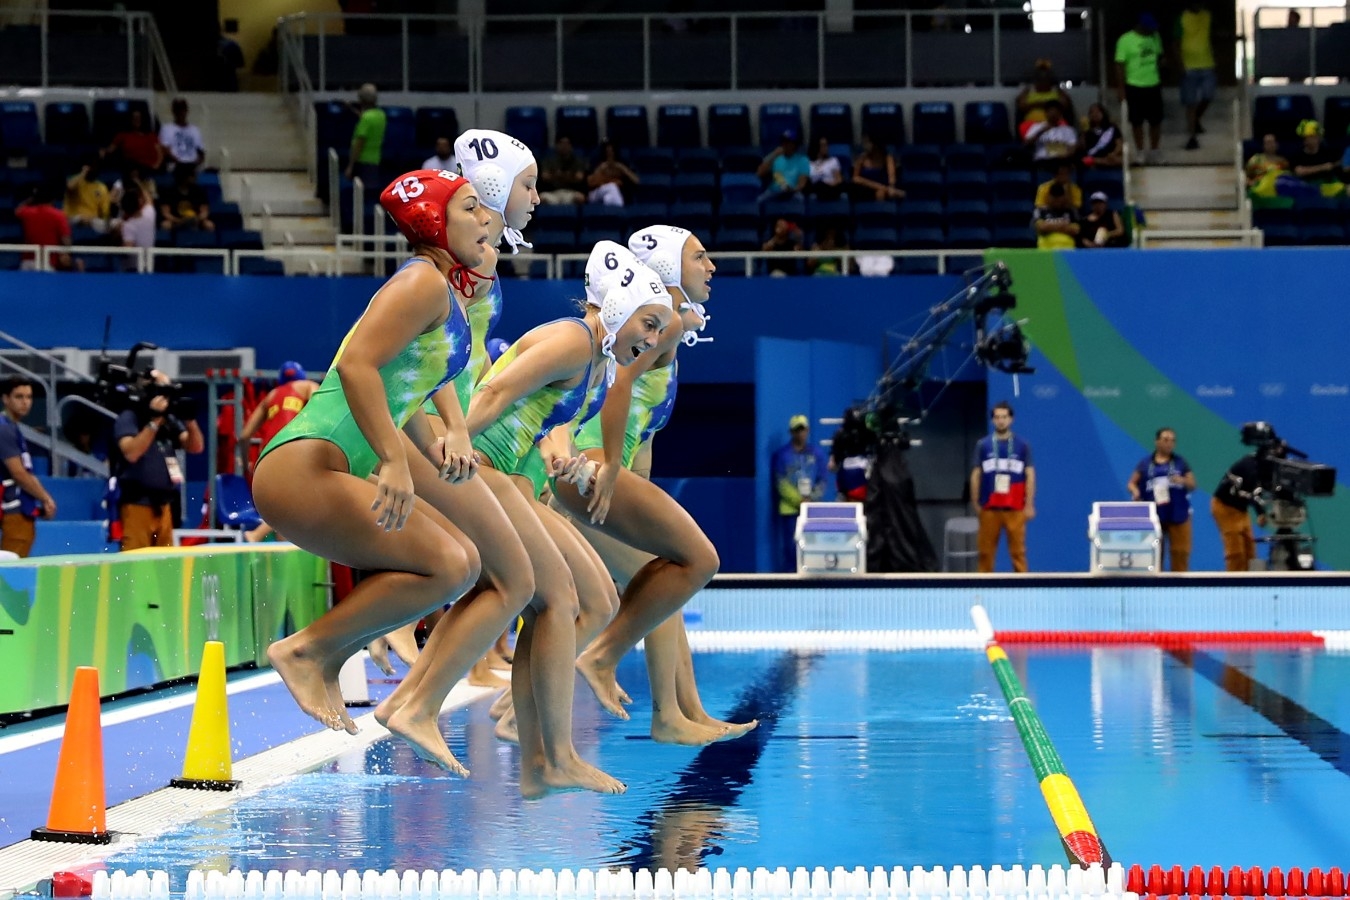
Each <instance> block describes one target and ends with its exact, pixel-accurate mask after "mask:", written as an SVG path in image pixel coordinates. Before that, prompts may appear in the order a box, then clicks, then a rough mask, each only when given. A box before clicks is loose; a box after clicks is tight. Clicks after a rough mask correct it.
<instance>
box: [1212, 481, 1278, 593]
mask: <svg viewBox="0 0 1350 900" xmlns="http://www.w3.org/2000/svg"><path fill="white" fill-rule="evenodd" d="M1260 487H1261V462H1260V460H1258V459H1257V458H1256V456H1254V455H1252V456H1244V457H1242V458H1241V459H1239V460H1238V461H1237V462H1235V463H1233V464H1232V465H1231V466H1229V467H1228V471H1227V472H1224V473H1223V478H1222V479H1221V480H1220V481H1219V486H1218V488H1216V489H1215V491H1214V496H1213V497H1212V498H1211V499H1210V501H1209V511H1210V514H1211V515H1213V516H1214V524H1216V525H1218V526H1219V536H1220V537H1221V538H1223V563H1224V568H1225V569H1227V570H1228V571H1229V572H1246V571H1247V570H1248V569H1250V568H1251V563H1252V560H1254V559H1256V537H1255V536H1254V535H1253V534H1252V520H1251V515H1250V511H1251V509H1252V508H1253V507H1254V508H1255V509H1256V512H1257V519H1256V521H1257V524H1259V525H1262V526H1264V525H1265V524H1266V510H1265V507H1264V506H1263V505H1262V503H1261V501H1260V499H1259V498H1258V492H1259V490H1260Z"/></svg>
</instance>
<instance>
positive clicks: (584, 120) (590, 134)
mask: <svg viewBox="0 0 1350 900" xmlns="http://www.w3.org/2000/svg"><path fill="white" fill-rule="evenodd" d="M560 137H566V138H570V139H571V140H572V146H573V147H575V148H576V149H577V152H578V153H589V152H590V151H592V150H594V149H595V148H596V147H598V146H600V122H599V118H598V117H597V116H596V114H595V107H594V106H559V107H558V108H557V109H555V110H554V111H553V139H554V140H555V141H556V140H557V139H558V138H560Z"/></svg>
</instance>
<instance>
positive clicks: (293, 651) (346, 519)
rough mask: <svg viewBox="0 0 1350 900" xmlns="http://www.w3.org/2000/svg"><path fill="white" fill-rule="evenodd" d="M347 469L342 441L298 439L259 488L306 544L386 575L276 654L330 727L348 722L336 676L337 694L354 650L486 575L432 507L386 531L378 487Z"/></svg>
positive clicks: (417, 509)
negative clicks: (375, 508) (378, 520)
mask: <svg viewBox="0 0 1350 900" xmlns="http://www.w3.org/2000/svg"><path fill="white" fill-rule="evenodd" d="M409 462H410V465H412V464H413V461H412V460H410V461H409ZM426 465H427V467H428V468H430V464H429V463H427V464H426ZM414 467H415V466H414ZM345 469H346V459H345V458H344V457H343V455H342V453H341V451H340V450H338V448H337V447H336V446H334V445H333V444H330V443H327V442H326V441H318V440H301V441H293V442H291V443H289V444H284V445H282V446H281V447H278V448H277V449H276V450H274V451H273V452H272V453H271V454H270V455H268V456H267V457H266V458H265V459H264V460H263V462H262V463H261V464H260V465H259V467H258V472H257V475H256V476H255V478H254V483H253V494H254V500H255V502H256V503H257V506H258V511H259V512H260V513H261V514H262V515H263V517H264V518H265V519H266V520H267V521H269V522H271V523H272V524H273V526H274V527H276V528H277V529H278V530H279V531H282V532H284V533H285V534H286V536H287V537H288V538H289V539H290V540H291V541H293V542H294V543H295V544H296V545H297V546H300V547H303V548H305V549H307V550H309V551H310V552H312V553H314V554H316V555H318V556H323V557H326V558H328V559H332V560H335V561H337V562H340V563H343V564H344V565H349V566H353V567H355V568H361V569H368V570H374V571H375V572H376V573H377V574H375V575H372V576H370V577H369V578H366V579H365V580H364V581H362V582H361V583H360V584H359V585H357V587H356V588H355V589H354V590H353V591H352V593H351V594H350V595H349V596H348V597H347V599H346V600H345V601H343V602H342V603H341V604H339V605H337V606H335V607H334V608H333V609H331V610H329V611H328V612H326V613H324V615H323V616H321V617H320V618H319V619H318V620H317V621H315V622H313V623H311V624H310V625H308V626H306V627H305V628H303V629H301V630H300V631H298V632H296V633H295V634H293V635H290V636H289V637H286V638H283V639H282V640H280V641H277V642H275V643H273V644H272V645H271V646H270V647H269V648H268V651H267V655H268V659H269V661H270V662H271V663H272V665H273V667H275V668H276V670H277V672H278V674H280V675H281V678H282V680H283V681H284V682H285V683H286V687H287V688H288V689H289V690H290V692H291V694H292V695H293V696H294V697H295V699H296V702H297V703H298V704H299V705H300V708H301V709H303V710H304V711H305V712H306V713H308V714H309V715H311V716H313V717H314V718H316V719H318V720H319V721H320V722H322V723H323V724H325V725H327V726H328V727H330V728H340V727H344V724H345V723H344V721H343V719H344V717H345V715H346V713H345V710H344V709H340V708H335V706H334V697H333V694H332V691H331V690H330V683H329V680H330V678H331V681H332V684H331V688H336V677H337V670H338V669H339V668H341V665H342V663H343V661H345V660H346V658H347V656H349V655H350V653H351V652H352V651H351V650H349V649H348V648H355V647H360V646H363V645H364V644H366V643H368V642H369V641H370V640H371V639H372V638H374V637H376V636H378V635H380V634H383V633H385V632H387V631H389V630H390V629H391V628H394V627H396V626H398V625H401V624H403V623H404V622H408V621H411V620H413V619H415V618H418V617H420V616H421V615H423V614H424V613H425V612H427V611H428V610H430V609H434V608H435V607H436V606H438V605H440V604H442V603H445V602H447V601H448V600H451V599H454V598H455V597H458V596H459V595H460V594H461V593H463V591H464V590H465V589H466V588H467V587H468V586H469V585H470V584H472V583H473V581H474V580H476V579H477V577H478V558H477V554H476V553H474V554H470V553H469V552H466V550H465V548H464V546H463V545H462V544H461V543H460V541H459V540H458V539H457V538H458V537H460V536H459V535H458V533H457V532H455V531H454V530H453V528H450V529H449V530H448V529H447V527H445V526H448V523H443V522H440V521H438V520H437V518H435V517H433V515H430V514H429V513H432V512H433V511H431V510H427V509H423V508H422V504H418V505H416V506H414V508H413V511H412V514H411V515H410V516H409V518H408V521H407V523H406V524H405V525H404V528H403V529H402V530H401V531H391V532H386V531H385V530H384V529H383V528H382V527H380V526H377V525H376V524H375V519H374V516H373V515H372V513H371V510H370V507H371V505H372V503H373V501H374V498H375V495H376V488H375V486H374V485H372V484H370V483H368V482H366V481H364V480H362V479H359V478H353V477H352V476H351V475H349V474H347V473H346V471H345ZM343 654H345V655H343ZM337 696H338V697H339V698H340V697H341V694H340V692H338V695H337Z"/></svg>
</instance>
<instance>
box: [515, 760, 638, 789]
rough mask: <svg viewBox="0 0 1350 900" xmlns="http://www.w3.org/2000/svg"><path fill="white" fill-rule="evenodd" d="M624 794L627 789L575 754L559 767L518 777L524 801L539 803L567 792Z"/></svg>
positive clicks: (522, 772) (547, 767) (526, 772)
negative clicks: (541, 800)
mask: <svg viewBox="0 0 1350 900" xmlns="http://www.w3.org/2000/svg"><path fill="white" fill-rule="evenodd" d="M627 790H628V785H626V784H624V783H623V782H622V781H620V780H619V779H617V778H612V777H610V776H609V775H606V774H605V773H604V772H602V771H600V770H599V769H597V768H596V767H595V766H593V765H591V764H590V763H588V762H586V761H585V760H583V759H581V757H579V756H577V755H575V754H573V755H572V758H571V759H570V760H568V761H567V762H566V763H564V764H563V765H561V766H557V767H555V766H549V765H547V764H545V765H543V766H540V767H538V768H531V769H529V770H528V771H526V770H522V771H521V773H520V795H521V796H522V797H524V798H525V799H526V800H539V799H542V798H543V797H547V796H548V795H549V794H561V793H566V792H568V791H595V792H596V793H597V794H622V793H624V792H625V791H627Z"/></svg>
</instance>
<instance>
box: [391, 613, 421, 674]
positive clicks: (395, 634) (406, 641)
mask: <svg viewBox="0 0 1350 900" xmlns="http://www.w3.org/2000/svg"><path fill="white" fill-rule="evenodd" d="M416 632H417V622H409V623H408V624H407V625H404V626H403V627H402V628H395V629H394V630H393V631H391V632H389V633H388V634H386V635H385V636H384V639H385V640H386V641H388V642H389V649H390V650H393V651H394V655H395V656H397V657H398V659H399V662H401V663H403V664H404V665H405V666H407V667H408V668H412V664H413V663H415V662H417V637H416Z"/></svg>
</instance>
